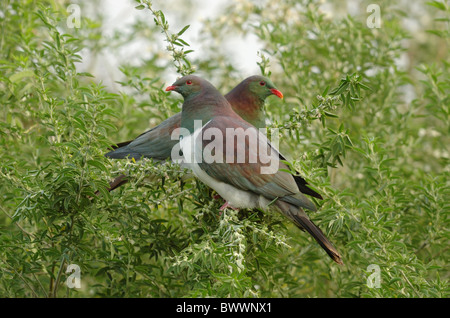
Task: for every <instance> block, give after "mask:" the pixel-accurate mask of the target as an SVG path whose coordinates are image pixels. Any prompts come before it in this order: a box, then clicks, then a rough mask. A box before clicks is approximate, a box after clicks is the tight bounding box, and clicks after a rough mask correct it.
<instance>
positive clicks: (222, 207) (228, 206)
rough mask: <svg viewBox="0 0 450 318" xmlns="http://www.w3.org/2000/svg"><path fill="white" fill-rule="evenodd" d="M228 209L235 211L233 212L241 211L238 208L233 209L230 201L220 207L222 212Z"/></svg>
mask: <svg viewBox="0 0 450 318" xmlns="http://www.w3.org/2000/svg"><path fill="white" fill-rule="evenodd" d="M226 208H230V209H233V210H235V211H239V209H238V208H233V207H232V206H231V205H230V204H229V203H228V201H225V203H224V204H223V205H222V206H221V207H220V209H219V210H220V211H223V210H225V209H226Z"/></svg>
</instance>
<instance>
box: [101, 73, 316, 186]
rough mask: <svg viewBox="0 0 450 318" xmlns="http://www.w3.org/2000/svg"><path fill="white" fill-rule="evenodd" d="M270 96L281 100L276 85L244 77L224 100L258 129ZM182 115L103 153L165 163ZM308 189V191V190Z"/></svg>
mask: <svg viewBox="0 0 450 318" xmlns="http://www.w3.org/2000/svg"><path fill="white" fill-rule="evenodd" d="M270 95H275V96H278V97H279V98H283V94H282V93H281V92H280V91H279V90H277V89H276V88H275V85H273V83H272V82H271V81H270V80H269V79H268V78H266V77H264V76H260V75H254V76H250V77H248V78H246V79H245V80H243V81H242V82H240V83H239V84H238V85H237V86H236V87H235V88H233V89H232V90H231V91H230V92H229V93H228V94H226V95H225V98H226V99H227V100H228V102H229V103H230V104H231V106H232V107H233V109H234V110H235V112H237V113H238V114H239V115H240V116H241V117H242V118H243V119H245V120H246V121H248V122H249V123H251V124H252V125H254V126H255V127H257V128H264V127H266V123H265V121H266V116H265V112H264V102H265V100H266V98H267V97H269V96H270ZM180 122H181V112H179V113H177V114H175V115H174V116H172V117H170V118H168V119H166V120H165V121H163V122H162V123H161V124H159V125H158V126H156V127H154V128H152V129H150V130H148V131H146V132H144V133H143V134H141V135H139V136H138V137H137V138H136V139H134V140H130V141H126V142H121V143H118V144H117V146H113V148H114V150H113V151H110V152H108V153H107V154H105V156H106V157H108V158H111V159H124V158H134V159H135V160H139V159H140V158H141V157H144V158H152V159H153V160H158V161H162V160H166V159H168V158H170V156H171V152H172V149H173V148H174V147H175V146H176V144H177V143H178V138H177V139H173V138H172V136H171V135H172V132H173V131H174V130H175V129H177V128H179V127H180ZM127 182H128V180H127V177H126V176H125V175H120V176H119V177H117V178H116V179H114V181H112V182H111V183H110V188H109V191H112V190H114V189H116V188H118V187H119V186H121V185H123V184H125V183H127ZM308 189H309V188H308Z"/></svg>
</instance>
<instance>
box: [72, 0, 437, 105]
mask: <svg viewBox="0 0 450 318" xmlns="http://www.w3.org/2000/svg"><path fill="white" fill-rule="evenodd" d="M232 1H235V0H190V3H191V7H190V8H189V12H188V14H187V15H188V16H189V20H188V21H178V20H179V19H178V17H179V13H180V12H179V10H180V8H184V10H186V6H185V4H184V1H183V6H182V7H177V6H175V5H173V7H172V6H168V5H167V2H164V1H162V0H154V1H153V8H154V9H155V10H159V9H162V10H163V12H164V14H165V16H166V19H167V20H168V22H169V25H170V30H169V31H170V32H171V33H176V32H178V31H179V30H180V29H181V28H182V27H184V26H185V25H186V24H190V28H189V29H188V30H187V31H186V32H185V33H184V34H183V36H182V38H183V39H184V40H185V41H187V42H188V43H189V44H190V45H191V47H192V49H194V52H192V53H190V54H189V57H191V58H195V57H196V56H198V55H201V54H202V52H201V43H200V41H199V35H200V32H201V27H202V25H203V21H204V20H205V19H206V18H211V17H214V16H217V15H219V14H221V12H222V8H223V7H225V6H226V5H227V4H230V2H232ZM261 1H262V0H261ZM271 1H279V0H271ZM168 3H169V5H170V4H172V3H174V4H175V3H177V1H169V2H168ZM161 4H165V5H164V7H160V6H161ZM403 4H404V5H405V6H407V8H408V11H409V12H411V13H413V16H412V17H405V18H404V26H405V27H406V28H407V29H408V30H409V31H410V32H411V34H412V35H415V34H414V33H415V32H416V31H418V30H420V29H421V25H425V24H426V23H427V22H428V21H427V19H430V17H429V16H428V15H421V14H420V12H423V9H424V8H423V6H424V4H423V3H421V2H420V1H419V2H415V1H414V2H413V1H408V0H403ZM100 5H101V6H102V9H101V11H102V12H104V16H105V17H104V18H105V19H104V21H103V25H102V30H103V34H104V36H105V37H110V36H112V34H114V30H123V29H124V28H126V27H127V25H130V24H131V23H132V22H133V21H134V19H136V18H137V17H142V18H143V19H150V20H151V21H152V22H153V16H152V14H151V13H150V12H149V11H148V10H147V9H144V10H136V9H135V6H136V5H137V3H136V2H135V1H133V0H101V2H100ZM400 6H402V2H400ZM320 9H321V10H322V11H323V12H324V13H325V14H327V15H329V16H331V17H332V16H336V18H337V17H338V16H345V15H347V14H350V15H361V14H364V15H368V14H369V13H367V12H366V7H365V6H363V5H362V0H347V1H346V2H344V3H343V5H342V6H341V7H339V8H337V9H335V10H333V6H332V5H331V4H328V3H327V2H326V1H323V4H322V6H321V7H320ZM81 14H83V13H81ZM382 14H383V8H381V17H382ZM418 17H419V18H418ZM424 41H425V40H424ZM155 45H159V46H161V47H165V46H166V45H167V42H165V41H164V37H163V35H162V34H161V40H160V43H155ZM223 47H224V49H227V50H228V53H227V54H229V57H230V61H231V62H232V63H233V65H234V67H235V68H236V69H237V70H238V72H239V73H240V74H241V77H242V78H245V77H247V76H250V75H253V74H259V67H258V65H257V64H256V62H257V61H258V60H259V58H258V57H257V52H258V51H260V50H261V49H262V46H261V45H259V42H258V38H257V37H256V36H255V35H252V34H249V35H247V36H246V37H245V38H244V37H232V38H229V39H226V40H224V43H223ZM81 54H82V55H83V63H82V64H81V65H79V70H80V71H88V72H91V73H92V74H93V75H94V76H95V77H96V79H97V80H100V81H102V82H103V84H104V85H107V86H109V87H111V88H112V89H114V90H115V89H120V87H119V85H118V84H117V83H115V81H118V80H123V74H122V73H121V72H120V71H119V66H120V64H122V63H123V62H133V64H134V63H136V64H138V63H139V61H140V60H141V59H144V58H146V57H148V55H150V54H152V52H150V51H149V50H147V49H146V48H145V47H143V46H142V44H140V43H138V42H136V41H135V42H133V43H130V44H129V45H127V47H126V48H125V49H124V50H123V51H122V52H120V53H119V54H116V55H115V54H113V53H111V52H102V55H101V56H100V58H99V59H98V60H96V61H91V60H90V57H89V56H88V55H87V54H83V51H82V52H81ZM408 64H409V59H408V56H407V54H406V53H405V54H404V55H403V56H402V58H400V59H399V60H398V61H397V66H398V67H401V68H406V67H407V66H408ZM93 66H94V67H93ZM178 76H179V75H178V74H177V73H176V72H175V67H174V68H173V71H170V70H169V72H167V73H166V74H162V80H163V81H165V82H166V83H167V84H170V83H172V82H173V81H174V80H175V79H176V78H177V77H178ZM412 94H413V92H412V90H411V89H407V90H406V92H405V99H406V100H407V101H408V102H409V101H411V100H412V99H413V98H414V97H415V96H414V95H412Z"/></svg>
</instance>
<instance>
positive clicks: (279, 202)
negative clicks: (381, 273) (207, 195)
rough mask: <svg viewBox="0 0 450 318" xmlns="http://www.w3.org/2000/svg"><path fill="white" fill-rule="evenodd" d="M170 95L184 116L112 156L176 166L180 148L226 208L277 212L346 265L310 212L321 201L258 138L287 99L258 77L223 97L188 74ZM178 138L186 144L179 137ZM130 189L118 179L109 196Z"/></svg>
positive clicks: (185, 163)
mask: <svg viewBox="0 0 450 318" xmlns="http://www.w3.org/2000/svg"><path fill="white" fill-rule="evenodd" d="M166 91H175V92H177V93H179V94H181V95H182V96H183V98H184V103H183V106H182V111H181V112H180V113H178V114H176V115H174V116H173V117H170V118H169V119H167V120H165V121H164V122H162V123H161V124H160V125H158V126H157V127H155V128H153V129H150V130H148V131H147V132H145V133H143V134H141V135H140V136H138V137H137V138H136V139H134V140H132V141H127V142H123V143H119V144H117V147H116V148H115V149H114V150H113V151H111V152H109V153H107V154H106V155H105V156H106V157H109V158H113V159H121V158H135V159H140V158H142V157H146V158H153V159H156V160H166V159H168V158H172V159H174V154H177V155H178V154H179V153H180V152H179V151H175V152H174V149H180V150H181V153H182V165H183V166H184V167H187V168H189V169H190V170H192V172H193V174H194V175H195V176H196V177H197V178H198V179H200V180H201V181H202V182H204V183H205V184H206V185H208V186H209V187H211V188H212V189H214V190H215V191H216V192H217V193H218V194H219V195H220V196H221V197H222V198H223V199H225V201H226V203H225V204H224V205H223V206H222V208H221V209H224V208H226V207H232V208H259V209H262V210H266V211H267V210H273V209H274V210H277V211H279V212H281V213H282V214H283V215H285V216H286V217H287V218H288V219H290V220H291V221H292V222H293V223H294V224H295V225H296V226H297V227H298V228H300V229H301V230H303V231H305V230H306V231H307V232H308V233H309V234H310V235H312V236H313V237H314V239H315V240H316V241H317V242H318V243H319V245H320V246H321V247H322V248H323V249H324V250H325V251H326V253H327V254H328V255H329V256H330V257H331V259H333V260H334V261H335V262H336V263H338V264H343V263H342V260H341V256H340V254H339V252H338V251H337V250H336V248H335V247H334V246H333V244H332V243H331V242H330V241H329V240H328V239H327V238H326V237H325V235H324V234H323V232H322V231H321V230H320V229H319V228H318V227H317V226H316V225H315V224H314V223H313V222H312V221H311V220H310V219H309V217H308V216H307V215H306V213H305V212H304V210H303V209H308V210H311V211H316V207H315V205H314V204H313V202H311V201H310V200H309V199H308V198H307V197H306V196H305V194H306V195H309V196H313V197H316V198H318V199H322V196H321V195H320V194H318V193H317V192H316V191H314V190H312V189H310V188H309V187H308V186H307V182H306V181H305V180H304V179H303V178H302V177H300V176H298V173H296V174H297V175H294V174H293V173H292V169H291V168H289V167H288V165H287V164H286V163H285V161H286V159H285V157H283V155H282V154H280V153H279V151H278V150H277V149H276V148H275V147H274V146H273V145H271V143H270V141H269V140H268V138H267V137H266V136H265V134H263V133H262V132H260V131H259V128H265V114H264V102H265V99H266V98H267V97H269V96H271V95H275V96H278V97H279V98H283V94H282V93H281V92H280V91H279V90H278V89H276V88H275V86H274V85H273V83H272V82H271V81H270V80H269V79H268V78H266V77H263V76H251V77H249V78H247V79H245V80H244V81H242V82H241V83H240V84H239V85H238V86H236V87H235V88H234V89H233V90H231V91H230V92H229V93H228V94H226V95H225V96H223V95H222V94H221V93H220V92H219V91H218V90H217V89H216V88H215V87H214V86H213V85H212V84H211V83H209V82H208V81H206V80H204V79H202V78H200V77H198V76H195V75H188V76H184V77H181V78H180V79H178V80H177V81H176V82H175V83H173V84H172V85H170V86H168V87H167V88H166ZM175 132H176V133H177V134H178V135H179V138H174V137H173V136H172V135H173V134H175ZM178 135H177V136H178ZM175 147H178V148H175ZM294 173H295V171H294ZM125 182H126V177H125V176H123V175H122V176H120V177H118V178H117V179H116V180H114V181H113V182H112V183H111V189H110V190H112V189H114V188H116V187H118V186H120V185H121V184H123V183H125Z"/></svg>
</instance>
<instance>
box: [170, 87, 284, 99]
mask: <svg viewBox="0 0 450 318" xmlns="http://www.w3.org/2000/svg"><path fill="white" fill-rule="evenodd" d="M166 90H167V89H166ZM270 91H271V92H272V94H274V95H276V96H278V97H279V98H281V99H283V93H282V92H280V91H279V90H278V89H275V88H271V89H270Z"/></svg>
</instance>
